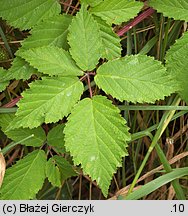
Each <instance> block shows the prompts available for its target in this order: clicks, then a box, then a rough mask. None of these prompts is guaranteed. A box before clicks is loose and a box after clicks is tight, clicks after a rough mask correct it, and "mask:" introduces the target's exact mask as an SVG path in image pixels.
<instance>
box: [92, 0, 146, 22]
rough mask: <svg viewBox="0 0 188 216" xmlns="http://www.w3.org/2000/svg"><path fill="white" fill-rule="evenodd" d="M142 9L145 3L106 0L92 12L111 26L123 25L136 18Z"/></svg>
mask: <svg viewBox="0 0 188 216" xmlns="http://www.w3.org/2000/svg"><path fill="white" fill-rule="evenodd" d="M142 7H143V3H141V2H137V1H135V0H104V1H102V2H101V3H100V4H98V5H97V6H96V7H94V8H91V10H90V12H91V13H93V14H94V15H96V16H99V17H101V18H102V19H103V20H106V21H107V23H109V24H112V23H114V24H121V23H122V22H126V21H128V20H130V19H131V18H134V17H135V16H136V15H137V14H138V12H139V11H140V10H141V8H142Z"/></svg>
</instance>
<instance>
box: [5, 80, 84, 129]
mask: <svg viewBox="0 0 188 216" xmlns="http://www.w3.org/2000/svg"><path fill="white" fill-rule="evenodd" d="M82 92H83V84H82V83H81V82H80V80H79V79H78V78H76V77H53V78H52V77H50V78H49V77H43V78H42V80H37V81H35V82H33V83H31V84H30V89H28V90H26V91H25V92H23V99H21V100H20V101H19V103H18V107H19V108H18V111H17V113H16V116H17V117H16V118H15V119H14V120H13V123H12V128H17V127H23V128H26V127H29V128H35V127H38V126H39V125H41V124H42V123H43V122H45V123H52V122H57V121H59V120H60V119H62V118H63V117H64V116H67V115H68V114H69V113H70V112H71V109H72V107H73V106H74V105H75V103H76V102H77V101H78V100H79V99H80V96H81V94H82ZM12 128H11V127H10V128H9V129H12Z"/></svg>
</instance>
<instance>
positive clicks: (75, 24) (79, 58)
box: [68, 5, 101, 71]
mask: <svg viewBox="0 0 188 216" xmlns="http://www.w3.org/2000/svg"><path fill="white" fill-rule="evenodd" d="M69 32H70V33H69V35H68V41H69V45H70V47H71V48H70V53H71V55H72V57H73V59H74V60H75V61H76V63H77V65H78V66H79V67H80V68H81V69H83V70H84V71H86V70H93V69H94V68H95V67H96V65H97V63H98V60H99V58H100V57H101V52H100V48H101V37H100V33H99V27H98V25H97V22H96V21H95V20H94V18H93V17H92V16H91V14H89V13H88V11H87V10H86V8H85V6H84V5H83V6H82V7H81V9H80V11H79V12H78V13H77V15H76V16H75V17H74V18H73V20H72V23H71V25H70V27H69ZM75 32H76V34H75Z"/></svg>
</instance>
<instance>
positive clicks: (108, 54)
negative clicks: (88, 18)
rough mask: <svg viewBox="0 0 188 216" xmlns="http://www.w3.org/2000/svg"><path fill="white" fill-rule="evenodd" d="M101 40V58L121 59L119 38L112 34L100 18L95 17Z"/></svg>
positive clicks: (110, 29) (108, 26)
mask: <svg viewBox="0 0 188 216" xmlns="http://www.w3.org/2000/svg"><path fill="white" fill-rule="evenodd" d="M95 20H96V21H97V23H98V25H99V28H100V34H101V38H102V47H101V49H102V57H103V58H106V59H108V60H112V59H114V58H118V57H121V44H120V41H121V40H120V38H119V37H118V36H117V35H116V34H115V32H113V30H112V27H111V26H110V25H108V24H107V23H106V22H105V21H104V20H102V19H101V18H100V17H95Z"/></svg>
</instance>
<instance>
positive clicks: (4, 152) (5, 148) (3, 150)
mask: <svg viewBox="0 0 188 216" xmlns="http://www.w3.org/2000/svg"><path fill="white" fill-rule="evenodd" d="M32 137H34V134H31V135H30V136H28V137H26V138H25V139H22V140H20V141H18V142H11V143H10V144H8V145H7V146H6V147H4V148H3V149H2V150H1V149H0V153H2V154H3V155H5V154H6V153H7V152H8V151H9V150H10V149H12V148H13V147H14V146H16V145H18V144H20V143H22V142H24V141H26V140H28V139H31V138H32Z"/></svg>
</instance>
